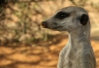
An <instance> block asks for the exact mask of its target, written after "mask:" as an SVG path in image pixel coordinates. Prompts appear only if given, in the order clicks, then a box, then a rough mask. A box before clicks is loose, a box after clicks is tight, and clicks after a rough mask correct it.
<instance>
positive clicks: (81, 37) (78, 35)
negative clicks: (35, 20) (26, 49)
mask: <svg viewBox="0 0 99 68" xmlns="http://www.w3.org/2000/svg"><path fill="white" fill-rule="evenodd" d="M42 26H43V27H44V28H48V29H52V30H57V31H67V32H68V33H69V40H68V43H67V45H66V46H65V47H64V48H63V49H62V50H61V51H60V53H59V60H58V64H57V68H96V59H95V55H94V52H93V49H92V46H91V42H90V20H89V15H88V13H87V11H86V10H85V9H83V8H81V7H76V6H69V7H65V8H62V9H60V10H59V11H57V12H56V13H55V14H54V15H53V16H51V17H50V18H48V19H47V20H45V21H43V22H42Z"/></svg>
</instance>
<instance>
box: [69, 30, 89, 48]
mask: <svg viewBox="0 0 99 68" xmlns="http://www.w3.org/2000/svg"><path fill="white" fill-rule="evenodd" d="M84 40H88V38H87V36H86V35H85V34H84V30H83V29H77V30H75V31H72V32H70V33H69V45H70V46H72V47H75V46H79V44H80V43H81V42H82V43H84ZM88 41H89V40H88ZM89 42H90V41H89Z"/></svg>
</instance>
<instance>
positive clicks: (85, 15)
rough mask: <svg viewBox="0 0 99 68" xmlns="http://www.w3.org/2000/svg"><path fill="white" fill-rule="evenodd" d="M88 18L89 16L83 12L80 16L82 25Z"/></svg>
mask: <svg viewBox="0 0 99 68" xmlns="http://www.w3.org/2000/svg"><path fill="white" fill-rule="evenodd" d="M88 20H89V17H88V15H87V14H83V15H82V16H81V17H80V23H81V24H82V25H86V24H87V22H88Z"/></svg>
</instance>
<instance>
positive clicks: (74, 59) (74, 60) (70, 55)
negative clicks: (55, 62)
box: [63, 47, 82, 68]
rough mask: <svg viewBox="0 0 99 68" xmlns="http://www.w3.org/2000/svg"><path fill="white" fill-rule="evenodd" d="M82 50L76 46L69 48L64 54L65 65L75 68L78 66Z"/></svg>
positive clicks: (67, 67) (68, 67)
mask: <svg viewBox="0 0 99 68" xmlns="http://www.w3.org/2000/svg"><path fill="white" fill-rule="evenodd" d="M81 52H82V51H81V50H80V49H76V48H75V47H74V48H68V49H67V51H66V53H65V56H64V60H65V61H64V62H63V67H66V68H74V67H78V66H79V63H80V60H79V59H80V58H81Z"/></svg>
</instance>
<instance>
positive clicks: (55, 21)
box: [42, 6, 89, 31]
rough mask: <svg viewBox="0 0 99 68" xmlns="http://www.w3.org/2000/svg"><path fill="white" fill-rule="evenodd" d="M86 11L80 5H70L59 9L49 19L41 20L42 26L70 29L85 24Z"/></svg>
mask: <svg viewBox="0 0 99 68" xmlns="http://www.w3.org/2000/svg"><path fill="white" fill-rule="evenodd" d="M88 20H89V17H88V14H87V11H86V10H85V9H83V8H81V7H75V6H70V7H66V8H63V9H60V10H59V11H58V12H56V13H55V14H54V15H53V16H51V17H50V18H49V19H47V20H45V21H43V22H42V26H43V27H44V28H49V29H53V30H58V31H72V30H75V29H79V28H81V27H83V26H85V25H86V24H87V22H88Z"/></svg>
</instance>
